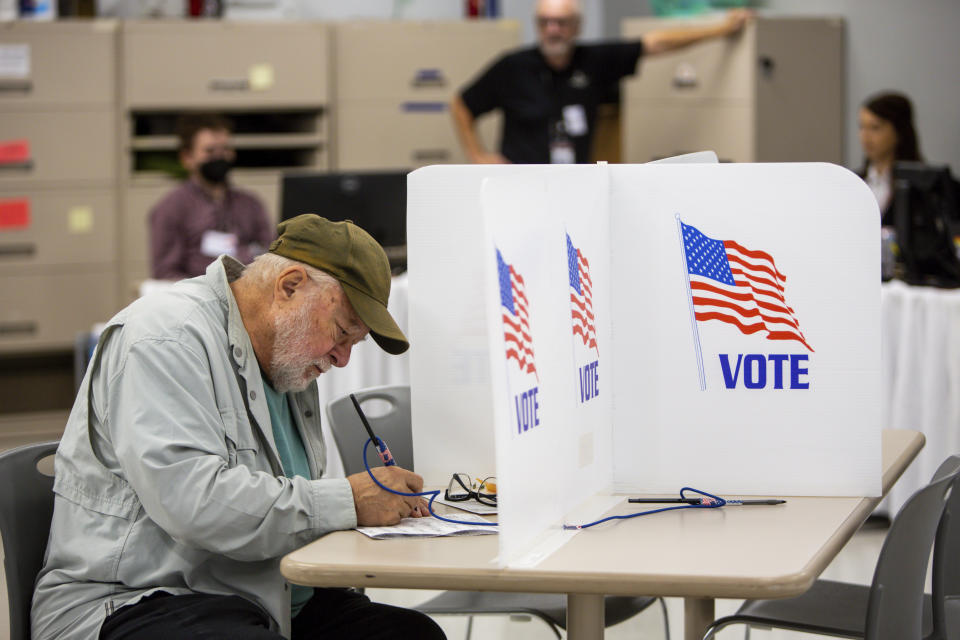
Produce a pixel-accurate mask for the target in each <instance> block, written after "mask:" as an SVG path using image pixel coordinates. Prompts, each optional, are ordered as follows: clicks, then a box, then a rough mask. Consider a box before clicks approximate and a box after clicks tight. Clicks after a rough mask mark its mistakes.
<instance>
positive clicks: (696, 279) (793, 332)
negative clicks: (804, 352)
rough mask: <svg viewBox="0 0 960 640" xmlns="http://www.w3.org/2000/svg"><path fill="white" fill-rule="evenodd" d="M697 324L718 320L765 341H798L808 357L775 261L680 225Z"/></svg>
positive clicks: (731, 242) (803, 337)
mask: <svg viewBox="0 0 960 640" xmlns="http://www.w3.org/2000/svg"><path fill="white" fill-rule="evenodd" d="M680 227H681V230H682V233H683V250H684V255H685V256H686V264H687V273H688V275H689V278H690V296H691V298H692V300H693V309H694V315H695V317H696V319H697V320H701V321H702V320H719V321H721V322H727V323H729V324H732V325H734V326H735V327H737V328H738V329H739V330H740V331H741V332H742V333H745V334H753V333H758V332H762V334H765V336H766V338H767V340H795V341H796V342H799V343H800V344H802V345H803V346H805V347H806V348H807V349H809V350H810V351H813V347H811V346H810V345H809V344H808V343H807V339H806V337H805V336H804V335H803V332H802V331H800V323H799V322H798V321H797V318H796V316H795V315H794V312H793V309H791V308H790V306H789V305H788V304H787V301H786V297H785V296H784V284H785V283H786V281H787V277H786V276H785V275H783V274H782V273H780V271H779V269H777V265H776V264H775V263H774V261H773V256H771V255H770V254H769V253H766V252H765V251H756V250H750V249H747V248H746V247H744V246H743V245H741V244H739V243H737V242H734V241H733V240H714V239H713V238H708V237H707V236H705V235H703V233H701V232H700V230H699V229H697V228H696V227H693V226H690V225H688V224H684V223H683V222H681V223H680Z"/></svg>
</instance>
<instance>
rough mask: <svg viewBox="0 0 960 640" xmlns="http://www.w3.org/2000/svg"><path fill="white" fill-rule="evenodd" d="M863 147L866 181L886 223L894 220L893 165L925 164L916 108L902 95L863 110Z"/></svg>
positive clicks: (886, 96)
mask: <svg viewBox="0 0 960 640" xmlns="http://www.w3.org/2000/svg"><path fill="white" fill-rule="evenodd" d="M859 120H860V145H861V146H862V147H863V155H864V159H863V168H862V169H861V170H860V177H861V178H863V179H864V180H865V181H866V183H867V185H869V187H870V190H871V191H873V195H874V196H876V198H877V204H878V205H880V210H881V211H882V212H883V221H884V223H885V224H890V222H889V221H892V212H891V207H892V204H893V163H895V162H899V161H901V160H905V161H914V162H921V161H922V160H923V158H922V157H921V155H920V145H919V143H918V141H917V131H916V129H915V128H914V126H913V105H912V104H911V103H910V99H909V98H908V97H907V96H905V95H903V94H901V93H892V92H891V93H880V94H877V95H875V96H873V97H871V98H869V99H868V100H867V101H866V102H864V103H863V106H861V107H860V117H859Z"/></svg>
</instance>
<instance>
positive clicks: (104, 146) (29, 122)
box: [0, 21, 118, 413]
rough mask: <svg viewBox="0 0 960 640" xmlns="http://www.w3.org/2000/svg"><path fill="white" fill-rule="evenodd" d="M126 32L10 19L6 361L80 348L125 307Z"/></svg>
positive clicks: (0, 96)
mask: <svg viewBox="0 0 960 640" xmlns="http://www.w3.org/2000/svg"><path fill="white" fill-rule="evenodd" d="M117 30H118V26H117V23H115V22H112V21H84V22H80V21H77V22H70V21H62V22H53V23H29V22H12V23H0V49H2V54H3V55H2V56H0V57H2V58H3V60H4V62H3V65H2V66H0V148H3V152H2V153H0V155H2V156H3V158H2V160H0V357H5V356H15V357H16V358H18V359H20V360H19V361H23V362H26V361H24V360H23V358H24V356H25V354H31V353H41V352H46V353H50V352H53V351H59V352H68V351H72V349H73V342H74V337H75V335H76V334H77V333H78V332H80V331H88V330H89V329H90V328H91V326H92V325H93V324H94V323H95V322H100V321H104V320H107V319H108V318H110V316H111V315H113V314H114V313H115V312H116V311H117V309H118V300H117V295H116V294H117V287H118V285H117V264H116V253H117V247H116V237H117V236H116V230H117V217H116V209H117V202H116V200H117V194H116V187H117V160H116V149H117V146H116V119H117V112H116V73H115V69H116V67H115V60H116V58H115V48H116V39H117ZM4 372H5V373H10V374H11V375H16V372H12V373H11V372H7V371H6V370H4ZM41 408H42V407H41ZM2 412H3V408H0V413H2Z"/></svg>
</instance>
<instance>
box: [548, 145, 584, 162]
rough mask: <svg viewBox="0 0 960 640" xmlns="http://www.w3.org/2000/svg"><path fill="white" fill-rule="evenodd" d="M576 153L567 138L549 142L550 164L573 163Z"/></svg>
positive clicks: (575, 159)
mask: <svg viewBox="0 0 960 640" xmlns="http://www.w3.org/2000/svg"><path fill="white" fill-rule="evenodd" d="M576 161H577V154H576V151H575V150H574V148H573V145H572V144H570V141H569V140H564V141H562V142H552V143H550V164H574V163H575V162H576Z"/></svg>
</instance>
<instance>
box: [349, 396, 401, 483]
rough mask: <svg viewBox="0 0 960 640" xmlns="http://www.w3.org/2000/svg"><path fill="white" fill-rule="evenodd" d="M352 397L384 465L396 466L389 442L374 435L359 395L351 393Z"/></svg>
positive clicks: (361, 420)
mask: <svg viewBox="0 0 960 640" xmlns="http://www.w3.org/2000/svg"><path fill="white" fill-rule="evenodd" d="M350 399H351V400H353V406H354V407H355V408H356V410H357V415H358V416H360V422H362V423H363V428H364V429H366V430H367V434H369V436H370V439H371V440H372V441H373V445H374V446H375V447H376V448H377V455H378V456H380V459H381V460H382V461H383V466H385V467H392V466H395V465H396V464H397V462H396V460H394V459H393V455H392V454H391V453H390V449H388V448H387V443H386V442H384V441H383V440H381V439H380V438H378V437H377V436H376V435H374V433H373V429H371V428H370V423H369V422H367V416H365V415H364V414H363V409H361V408H360V403H359V402H358V401H357V396H355V395H353V394H352V393H351V394H350Z"/></svg>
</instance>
